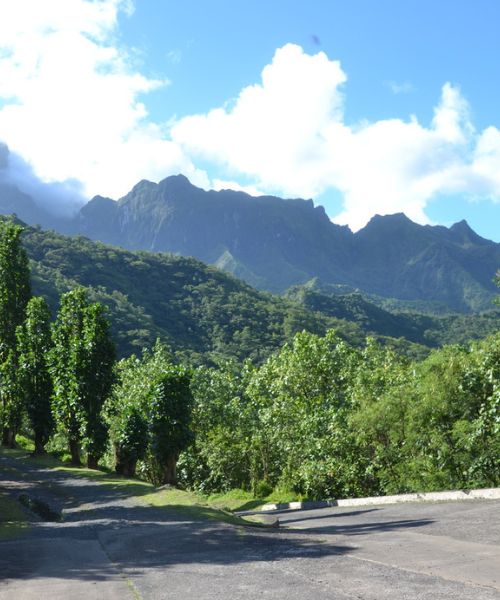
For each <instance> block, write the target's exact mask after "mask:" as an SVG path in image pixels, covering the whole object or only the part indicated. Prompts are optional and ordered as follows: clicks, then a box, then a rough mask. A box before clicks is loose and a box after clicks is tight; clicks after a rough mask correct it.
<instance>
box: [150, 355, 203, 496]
mask: <svg viewBox="0 0 500 600" xmlns="http://www.w3.org/2000/svg"><path fill="white" fill-rule="evenodd" d="M190 383H191V373H190V371H189V370H187V369H186V368H185V367H183V366H179V365H170V366H169V368H168V369H167V370H166V371H165V372H164V373H162V375H161V377H160V378H159V379H158V380H157V381H155V382H154V385H152V387H151V390H150V396H149V403H148V404H149V405H148V413H149V414H148V416H149V431H150V454H151V458H152V460H151V463H152V467H153V473H154V479H155V480H156V481H157V482H158V483H162V484H171V485H175V484H177V470H176V465H177V460H178V459H179V454H180V452H182V450H184V449H186V448H187V447H188V446H189V444H190V442H191V441H192V432H191V428H190V421H191V411H192V404H193V396H192V393H191V388H190Z"/></svg>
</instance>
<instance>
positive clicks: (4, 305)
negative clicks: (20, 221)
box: [0, 221, 31, 446]
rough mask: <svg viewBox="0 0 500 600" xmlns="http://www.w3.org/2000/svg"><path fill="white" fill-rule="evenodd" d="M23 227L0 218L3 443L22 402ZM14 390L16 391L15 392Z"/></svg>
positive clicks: (8, 441)
mask: <svg viewBox="0 0 500 600" xmlns="http://www.w3.org/2000/svg"><path fill="white" fill-rule="evenodd" d="M22 231H23V229H22V227H20V226H19V225H15V224H14V223H11V222H9V221H0V372H1V379H0V396H1V409H2V443H3V444H4V445H7V446H13V445H14V444H15V435H16V423H19V422H20V419H21V414H20V412H19V411H21V410H22V402H19V401H18V400H19V398H17V397H16V396H15V395H13V391H14V390H17V389H18V383H17V382H15V381H14V380H15V378H16V373H17V369H16V362H17V340H16V328H17V327H18V326H19V325H21V323H22V322H23V321H24V317H25V312H26V305H27V303H28V300H29V298H30V295H31V289H30V273H29V265H28V257H27V255H26V252H25V250H24V248H23V247H22V243H21V233H22ZM15 393H16V394H17V391H16V392H15Z"/></svg>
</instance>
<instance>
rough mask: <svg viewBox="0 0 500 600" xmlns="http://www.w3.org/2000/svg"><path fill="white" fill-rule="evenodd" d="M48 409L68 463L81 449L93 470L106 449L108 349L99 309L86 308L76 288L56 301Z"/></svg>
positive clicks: (76, 461)
mask: <svg viewBox="0 0 500 600" xmlns="http://www.w3.org/2000/svg"><path fill="white" fill-rule="evenodd" d="M53 340H54V348H53V351H52V353H51V371H52V377H53V381H54V396H53V407H54V411H55V416H56V419H57V421H58V424H59V426H60V427H61V428H62V429H63V431H64V432H65V433H66V435H67V437H68V441H69V446H70V452H71V460H72V462H73V463H74V464H80V451H81V445H82V443H83V445H84V446H85V448H86V450H87V457H88V464H89V466H91V467H95V466H96V464H97V461H98V459H99V457H100V456H101V455H102V453H103V452H104V449H105V445H106V435H107V429H106V426H105V423H104V419H103V415H102V407H103V404H104V401H105V400H106V397H107V396H108V394H109V392H110V390H111V386H112V383H113V375H112V370H113V361H114V348H113V344H112V343H111V341H110V337H109V326H108V324H107V321H106V318H105V316H104V314H103V309H102V307H101V306H99V305H96V304H89V302H88V300H87V293H86V291H85V290H84V289H82V288H77V289H75V290H73V291H71V292H68V293H66V294H64V295H63V296H62V297H61V308H60V310H59V313H58V316H57V320H56V323H55V325H54V328H53Z"/></svg>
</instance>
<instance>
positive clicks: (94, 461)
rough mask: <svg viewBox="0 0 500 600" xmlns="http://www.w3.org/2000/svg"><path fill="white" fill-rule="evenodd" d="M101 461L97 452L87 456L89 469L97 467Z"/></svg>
mask: <svg viewBox="0 0 500 600" xmlns="http://www.w3.org/2000/svg"><path fill="white" fill-rule="evenodd" d="M98 463H99V458H98V457H97V456H96V455H95V454H89V455H88V456H87V467H88V468H89V469H97V468H98V466H99V465H98Z"/></svg>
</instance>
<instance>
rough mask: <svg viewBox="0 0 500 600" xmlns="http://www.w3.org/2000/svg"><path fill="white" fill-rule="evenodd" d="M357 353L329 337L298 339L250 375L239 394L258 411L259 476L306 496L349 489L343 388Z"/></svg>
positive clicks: (352, 477) (350, 450)
mask: <svg viewBox="0 0 500 600" xmlns="http://www.w3.org/2000/svg"><path fill="white" fill-rule="evenodd" d="M357 360H358V359H357V352H356V351H355V350H353V349H352V348H350V347H349V346H348V345H347V344H346V343H345V342H343V341H342V340H341V339H340V338H338V337H337V336H336V335H335V333H334V332H333V331H329V332H328V333H327V334H326V336H324V337H319V336H316V335H313V334H309V333H305V332H303V333H298V334H296V336H295V337H294V340H293V343H292V344H289V345H285V346H284V347H283V348H282V350H281V351H280V352H279V353H278V354H276V355H274V356H272V357H271V358H270V359H269V360H268V361H267V362H266V363H264V365H263V366H262V367H261V368H260V369H259V370H258V371H257V373H256V374H255V376H254V377H253V378H252V381H251V382H250V384H249V386H248V390H247V393H248V394H249V396H250V397H251V398H252V399H253V401H254V402H256V403H257V405H258V407H259V408H258V410H259V421H260V422H259V429H258V431H255V433H254V435H255V436H256V442H255V444H256V446H257V447H258V448H259V452H260V455H261V457H262V477H263V478H264V479H267V480H268V481H269V483H270V484H271V485H276V484H280V485H282V486H283V487H291V488H293V489H295V490H296V491H297V492H300V493H302V494H305V495H307V496H309V497H319V496H323V497H324V496H327V495H335V496H337V495H339V494H348V493H353V491H355V486H356V471H357V468H358V466H357V464H356V456H355V452H354V447H353V439H352V436H351V435H350V433H349V431H348V429H347V415H348V413H349V409H350V404H349V401H350V399H349V394H348V386H349V382H350V378H351V376H352V372H353V369H354V368H355V365H356V363H357Z"/></svg>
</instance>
